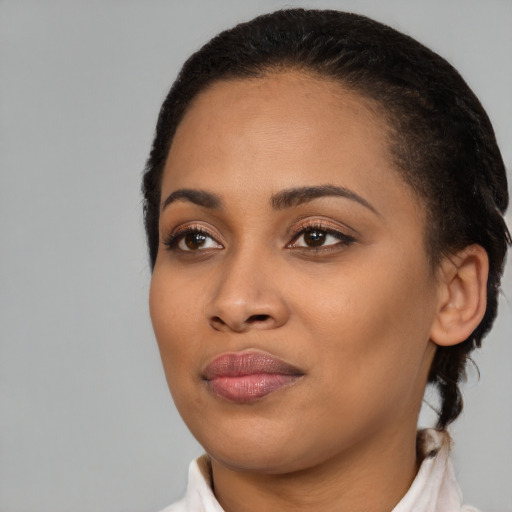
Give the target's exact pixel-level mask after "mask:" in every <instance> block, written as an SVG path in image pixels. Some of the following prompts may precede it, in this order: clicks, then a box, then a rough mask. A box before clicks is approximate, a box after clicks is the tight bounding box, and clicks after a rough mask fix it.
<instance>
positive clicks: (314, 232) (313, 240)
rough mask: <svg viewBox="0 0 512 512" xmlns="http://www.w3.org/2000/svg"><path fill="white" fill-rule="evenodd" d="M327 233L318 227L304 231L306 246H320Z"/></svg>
mask: <svg viewBox="0 0 512 512" xmlns="http://www.w3.org/2000/svg"><path fill="white" fill-rule="evenodd" d="M326 238H327V233H325V231H319V230H318V229H310V230H308V231H305V232H304V243H305V244H306V245H307V246H308V247H320V246H321V245H323V244H324V243H325V239H326Z"/></svg>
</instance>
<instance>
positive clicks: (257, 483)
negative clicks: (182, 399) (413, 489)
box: [212, 428, 418, 512]
mask: <svg viewBox="0 0 512 512" xmlns="http://www.w3.org/2000/svg"><path fill="white" fill-rule="evenodd" d="M417 470H418V461H417V460H416V429H415V428H414V429H412V428H411V429H409V431H408V432H404V431H403V430H402V431H400V432H398V431H394V432H389V431H385V432H384V431H383V432H382V433H379V434H378V435H376V436H374V437H372V439H371V440H370V441H366V442H363V443H360V444H358V445H357V446H354V447H352V448H351V449H350V450H348V451H347V452H344V453H343V454H342V455H341V456H337V457H333V458H332V459H329V460H327V461H324V462H322V463H321V464H319V465H317V466H314V467H311V468H308V469H304V470H300V471H296V472H293V473H288V474H279V475H274V474H271V475H269V474H261V473H257V474H255V473H251V472H239V471H234V470H232V469H230V468H226V467H225V466H223V465H222V464H220V463H219V462H217V461H215V460H213V459H212V472H213V481H214V491H215V495H216V497H217V500H218V501H219V503H220V504H221V505H222V507H223V508H224V510H225V511H226V512H256V511H258V512H260V511H261V510H268V511H272V510H279V511H283V512H288V511H290V512H291V511H293V512H302V511H306V510H307V511H308V512H309V511H311V510H315V512H333V511H336V512H389V511H390V510H392V509H393V508H394V506H395V505H396V504H397V503H398V502H399V501H400V499H401V498H402V497H403V496H404V495H405V493H406V492H407V490H408V489H409V487H410V485H411V483H412V481H413V480H414V477H415V475H416V473H417Z"/></svg>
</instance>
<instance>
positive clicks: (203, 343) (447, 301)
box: [143, 10, 510, 512]
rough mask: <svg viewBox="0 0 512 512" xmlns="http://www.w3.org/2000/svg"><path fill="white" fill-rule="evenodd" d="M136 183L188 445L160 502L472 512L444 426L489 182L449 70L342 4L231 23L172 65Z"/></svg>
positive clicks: (474, 342)
mask: <svg viewBox="0 0 512 512" xmlns="http://www.w3.org/2000/svg"><path fill="white" fill-rule="evenodd" d="M143 189H144V197H145V221H146V230H147V236H148V244H149V252H150V259H151V265H152V267H153V277H152V283H151V292H150V309H151V318H152V322H153V327H154V330H155V334H156V338H157V341H158V344H159V347H160V352H161V356H162V361H163V364H164V368H165V372H166V376H167V380H168V383H169V388H170V390H171V393H172V395H173V398H174V401H175V403H176V406H177V408H178V410H179V411H180V414H181V415H182V417H183V419H184V421H185V423H186V424H187V426H188V427H189V429H190V430H191V432H192V433H193V434H194V436H195V437H196V438H197V439H198V441H199V442H200V443H201V445H202V446H203V447H204V449H205V451H206V453H207V456H205V457H203V458H201V459H198V461H196V462H194V463H192V465H191V468H190V472H189V489H188V491H187V495H186V496H185V498H184V499H183V500H182V501H181V502H179V503H177V504H175V505H173V506H171V507H170V508H169V509H167V510H169V511H184V510H187V511H191V510H193V511H196V510H197V511H203V510H204V511H213V510H216V511H220V510H226V511H235V512H245V511H253V510H294V511H297V510H316V511H322V510H329V511H330V510H337V511H345V510H347V511H348V510H350V511H352V512H354V511H358V510H361V511H362V510H365V511H390V510H394V511H406V510H407V511H408V510H415V511H421V512H423V511H427V510H428V511H441V510H442V511H443V512H450V511H456V510H457V511H458V510H471V509H470V508H469V507H464V506H463V505H462V502H461V499H460V493H459V491H458V487H457V484H456V482H455V480H454V478H453V472H452V470H451V465H450V462H449V460H448V452H449V444H450V441H449V437H448V434H447V433H446V432H445V428H446V427H447V425H448V424H449V423H451V422H452V421H453V420H454V419H455V418H456V417H457V416H458V415H459V414H460V411H461V408H462V401H461V397H460V391H459V388H458V383H459V381H460V380H461V378H462V377H463V375H464V367H465V363H466V360H467V358H468V355H469V354H470V353H471V351H472V350H473V349H474V348H476V347H478V346H480V343H481V340H482V338H483V336H484V335H485V334H486V333H487V332H488V330H489V329H490V327H491V325H492V322H493V319H494V317H495V315H496V307H497V292H498V288H499V283H500V277H501V273H502V269H503V261H504V257H505V253H506V249H507V243H509V242H510V236H509V234H508V231H507V228H506V225H505V223H504V221H503V214H504V212H505V209H506V207H507V204H508V195H507V183H506V174H505V169H504V165H503V161H502V159H501V156H500V153H499V150H498V148H497V145H496V141H495V138H494V134H493V130H492V127H491V125H490V122H489V120H488V118H487V115H486V114H485V112H484V111H483V109H482V107H481V105H480V104H479V102H478V100H477V99H476V98H475V96H474V95H473V93H472V92H471V91H470V90H469V88H468V87H467V85H466V84H465V83H464V81H463V80H462V78H461V77H460V76H459V75H458V73H457V72H456V71H455V70H454V69H453V68H452V67H451V66H450V65H449V64H447V63H446V62H445V61H444V60H443V59H441V58H440V57H439V56H437V55H436V54H434V53H433V52H431V51H430V50H428V49H426V48H424V47H423V46H421V45H420V44H419V43H418V42H416V41H414V40H412V39H411V38H409V37H407V36H404V35H403V34H400V33H398V32H396V31H395V30H393V29H391V28H389V27H386V26H384V25H381V24H379V23H377V22H374V21H372V20H369V19H367V18H364V17H362V16H357V15H353V14H346V13H341V12H336V11H304V10H288V11H280V12H276V13H273V14H270V15H266V16H261V17H259V18H256V19H255V20H253V21H250V22H248V23H245V24H241V25H238V26H237V27H235V28H234V29H232V30H229V31H226V32H223V33H222V34H220V35H219V36H217V37H216V38H214V39H213V40H212V41H210V42H209V43H208V44H207V45H205V46H204V47H203V48H202V49H201V50H199V51H198V52H197V53H196V54H194V55H193V56H192V57H191V58H190V59H189V60H188V61H187V63H186V64H185V65H184V67H183V69H182V71H181V74H180V75H179V77H178V79H177V81H176V82H175V84H174V85H173V87H172V89H171V91H170V93H169V95H168V97H167V98H166V100H165V102H164V104H163V106H162V110H161V113H160V117H159V120H158V124H157V131H156V135H155V139H154V143H153V148H152V151H151V155H150V157H149V160H148V164H147V169H146V173H145V175H144V184H143ZM427 383H431V384H432V385H434V386H436V387H437V389H438V390H439V396H440V410H439V420H438V424H437V430H429V431H425V432H420V433H419V434H417V432H416V428H417V419H418V414H419V410H420V406H421V402H422V397H423V394H424V391H425V386H426V385H427Z"/></svg>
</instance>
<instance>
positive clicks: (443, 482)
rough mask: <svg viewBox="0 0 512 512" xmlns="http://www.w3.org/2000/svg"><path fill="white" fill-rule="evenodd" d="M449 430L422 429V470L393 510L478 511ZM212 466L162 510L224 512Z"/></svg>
mask: <svg viewBox="0 0 512 512" xmlns="http://www.w3.org/2000/svg"><path fill="white" fill-rule="evenodd" d="M450 445H451V440H450V436H449V434H448V433H447V432H439V431H437V430H434V429H427V430H420V431H419V432H418V452H419V454H420V456H421V457H423V462H422V463H421V466H420V470H419V471H418V474H417V475H416V478H415V479H414V481H413V483H412V485H411V487H410V488H409V490H408V491H407V494H406V495H405V496H404V497H403V498H402V499H401V500H400V502H399V503H398V504H397V505H396V507H395V508H394V509H393V511H392V512H478V511H477V510H476V509H474V508H472V507H469V506H464V505H463V504H462V495H461V492H460V489H459V486H458V484H457V481H456V480H455V475H454V473H453V468H452V464H451V461H450V456H449V455H450ZM211 484H212V476H211V465H210V461H209V459H208V457H207V456H206V455H203V456H201V457H199V458H198V459H196V460H195V461H193V462H192V463H191V464H190V467H189V472H188V487H187V492H186V494H185V496H184V498H183V499H182V500H181V501H179V502H177V503H175V504H174V505H171V506H170V507H168V508H166V509H165V510H164V511H162V512H224V509H223V508H222V507H221V506H220V505H219V502H218V501H217V499H216V498H215V496H214V494H213V492H212V487H211Z"/></svg>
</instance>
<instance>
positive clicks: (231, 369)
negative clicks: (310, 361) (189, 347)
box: [202, 351, 304, 403]
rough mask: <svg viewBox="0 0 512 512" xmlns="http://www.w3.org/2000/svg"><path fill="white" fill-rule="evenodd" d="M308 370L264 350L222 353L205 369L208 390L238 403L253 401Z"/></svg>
mask: <svg viewBox="0 0 512 512" xmlns="http://www.w3.org/2000/svg"><path fill="white" fill-rule="evenodd" d="M302 376H304V372H302V371H301V370H299V369H298V368H296V367H295V366H293V365H291V364H289V363H286V362H285V361H283V360H282V359H279V358H277V357H274V356H272V355H270V354H267V353H263V352H255V351H247V352H234V353H228V354H222V355H221V356H219V357H217V358H215V359H214V360H213V361H212V362H211V363H210V364H208V366H206V368H205V369H204V371H203V374H202V378H203V380H204V381H205V382H206V385H207V387H208V390H209V391H210V392H211V393H213V394H214V395H217V396H219V397H221V398H224V399H226V400H229V401H231V402H235V403H250V402H254V401H256V400H259V399H261V398H263V397H265V396H268V395H270V394H271V393H274V392H276V391H279V390H281V389H283V388H286V387H289V386H291V385H292V384H294V383H295V382H297V381H298V380H299V379H300V378H301V377H302Z"/></svg>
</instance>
